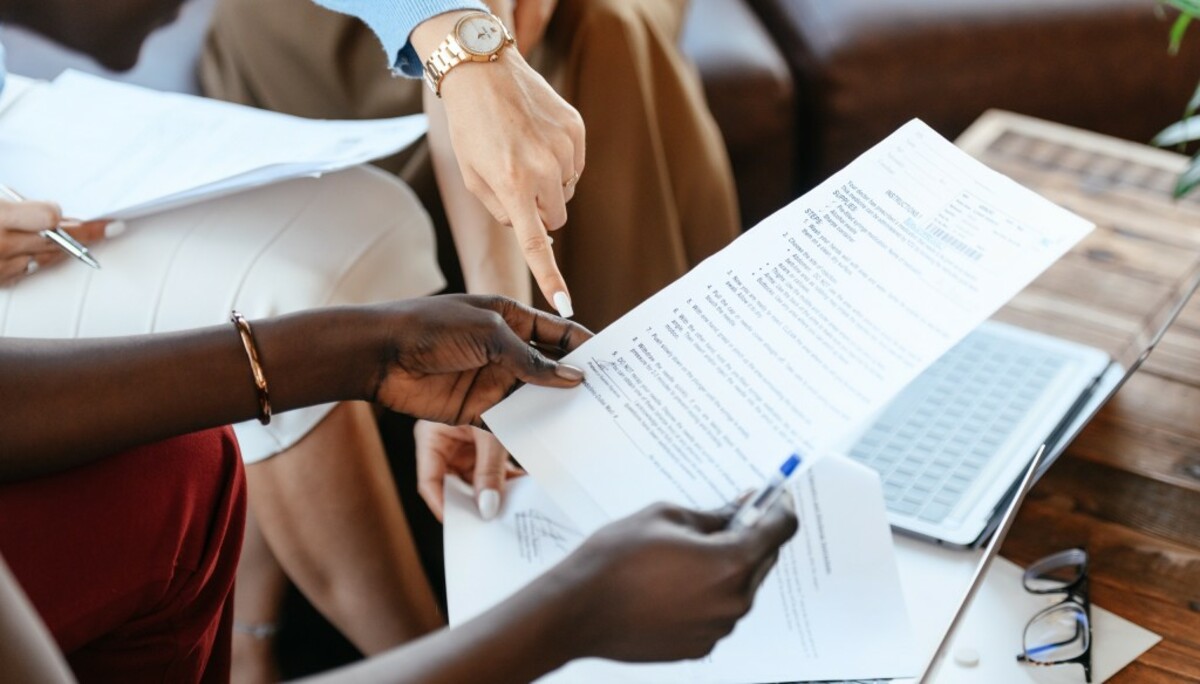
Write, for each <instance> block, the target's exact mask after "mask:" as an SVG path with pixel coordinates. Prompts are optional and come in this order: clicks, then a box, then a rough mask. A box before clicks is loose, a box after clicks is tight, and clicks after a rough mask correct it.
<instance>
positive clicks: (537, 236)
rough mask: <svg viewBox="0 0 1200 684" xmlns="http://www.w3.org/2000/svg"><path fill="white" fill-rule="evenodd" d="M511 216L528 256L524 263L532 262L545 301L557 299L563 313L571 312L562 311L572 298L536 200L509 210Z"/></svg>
mask: <svg viewBox="0 0 1200 684" xmlns="http://www.w3.org/2000/svg"><path fill="white" fill-rule="evenodd" d="M509 218H510V219H511V220H512V225H513V231H514V232H515V233H516V236H517V241H518V243H519V244H520V245H521V254H522V255H523V256H524V257H525V263H526V264H528V265H529V270H530V272H532V273H533V279H534V280H535V281H536V282H537V284H538V288H539V289H540V290H541V291H542V296H543V297H545V298H546V301H548V302H552V303H554V304H555V306H556V308H558V309H559V311H560V313H562V314H563V315H570V313H571V312H570V311H563V308H564V305H563V300H564V299H565V300H566V303H567V305H568V306H567V308H569V302H570V294H569V291H568V290H567V281H566V280H565V279H564V278H563V276H562V273H561V272H560V271H559V270H558V263H557V262H555V260H554V250H552V249H550V244H551V240H550V236H549V235H547V234H546V228H545V226H544V224H543V223H542V218H541V215H540V214H539V212H538V207H537V202H536V200H535V201H534V202H533V203H531V204H530V205H529V206H523V207H522V209H521V210H520V211H515V212H513V211H510V212H509Z"/></svg>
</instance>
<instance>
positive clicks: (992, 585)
mask: <svg viewBox="0 0 1200 684" xmlns="http://www.w3.org/2000/svg"><path fill="white" fill-rule="evenodd" d="M895 545H896V551H897V558H898V560H899V565H900V578H901V582H902V583H903V585H904V592H905V595H906V597H907V599H908V603H909V606H910V614H911V615H912V617H913V621H914V624H915V626H916V630H917V647H918V649H919V651H918V652H919V653H921V654H922V658H923V659H927V658H928V656H929V655H930V654H932V653H933V651H934V649H936V648H937V645H938V643H939V642H940V641H941V639H942V636H943V635H944V634H945V633H946V629H947V627H948V626H949V623H950V620H951V619H952V618H953V616H954V613H955V612H956V611H957V610H958V604H959V602H960V601H961V600H962V596H963V594H964V593H965V592H966V590H967V585H968V584H969V582H970V580H971V577H972V575H973V574H974V568H975V565H976V564H977V563H978V562H979V559H980V557H981V555H982V552H980V551H959V550H952V549H945V548H942V547H938V546H934V545H932V544H928V543H925V542H920V541H915V540H913V539H909V538H906V537H903V536H899V535H897V536H896V537H895ZM1021 573H1022V568H1020V567H1019V566H1017V565H1016V564H1015V563H1013V562H1011V561H1009V560H1007V559H1004V558H997V559H995V560H994V561H993V562H992V567H990V568H989V569H988V574H987V577H985V578H984V580H983V586H982V587H980V589H979V593H978V594H976V596H975V601H974V602H973V603H972V604H971V606H970V607H969V608H968V609H967V614H966V616H965V617H964V618H963V623H962V625H961V626H960V627H959V629H958V633H957V634H955V636H954V638H953V640H952V642H951V645H950V648H949V650H948V654H949V656H948V658H947V659H946V661H945V662H944V663H943V664H942V667H941V670H939V671H938V673H937V677H936V678H935V680H934V681H935V682H937V684H1023V683H1025V682H1028V683H1029V684H1079V683H1080V682H1082V681H1083V670H1082V669H1081V668H1080V667H1079V666H1078V665H1068V666H1062V667H1032V666H1029V665H1022V664H1020V663H1018V662H1017V660H1016V658H1015V657H1014V656H1015V655H1016V654H1017V653H1018V652H1020V650H1021V634H1022V632H1023V630H1024V628H1025V623H1026V622H1027V621H1028V620H1029V618H1030V617H1031V616H1032V615H1033V614H1035V613H1036V612H1037V611H1039V610H1041V609H1042V608H1044V607H1045V606H1046V605H1047V602H1048V601H1052V600H1053V599H1049V598H1048V597H1045V596H1035V595H1033V594H1030V593H1029V592H1027V591H1025V590H1024V589H1022V588H1021ZM1160 640H1161V637H1159V636H1158V635H1157V634H1155V633H1153V632H1151V631H1149V630H1147V629H1145V628H1143V627H1139V626H1138V625H1136V624H1134V623H1132V622H1130V621H1128V620H1126V619H1124V618H1122V617H1121V616H1119V615H1116V614H1114V613H1112V612H1110V611H1107V610H1105V609H1104V608H1101V607H1100V606H1097V605H1096V604H1094V603H1093V604H1092V650H1093V653H1092V681H1093V682H1095V684H1102V682H1105V681H1108V679H1110V678H1111V677H1113V676H1114V675H1116V674H1117V673H1118V672H1120V671H1121V669H1122V668H1124V667H1125V666H1126V665H1128V664H1130V663H1132V662H1133V661H1134V660H1137V658H1138V657H1139V656H1140V655H1141V654H1143V653H1145V652H1146V651H1148V650H1150V648H1151V647H1153V646H1154V645H1155V644H1156V643H1158V642H1159V641H1160ZM962 649H970V650H971V651H974V652H975V653H976V654H978V656H979V662H978V664H976V665H974V666H965V665H961V664H959V663H957V662H955V659H954V656H955V654H957V653H959V652H960V651H961V650H962ZM830 684H834V683H832V682H831V683H830ZM844 684H872V683H871V682H859V681H857V680H855V681H848V682H845V683H844ZM890 684H916V680H915V679H895V680H890Z"/></svg>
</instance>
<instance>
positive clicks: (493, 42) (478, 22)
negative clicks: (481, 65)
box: [458, 14, 504, 55]
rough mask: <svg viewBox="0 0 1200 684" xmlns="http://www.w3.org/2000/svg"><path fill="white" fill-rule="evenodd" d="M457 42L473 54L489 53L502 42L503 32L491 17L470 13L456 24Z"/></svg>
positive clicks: (498, 47) (492, 52)
mask: <svg viewBox="0 0 1200 684" xmlns="http://www.w3.org/2000/svg"><path fill="white" fill-rule="evenodd" d="M458 42H459V43H461V44H462V46H463V47H464V48H466V49H467V51H468V52H471V53H473V54H476V55H491V54H494V53H495V52H496V51H497V50H499V49H500V46H501V45H503V44H504V32H503V31H501V30H500V23H499V22H497V21H496V20H495V19H493V18H492V17H490V16H488V15H486V14H479V15H472V16H469V17H467V18H466V19H464V20H463V22H462V23H461V24H459V25H458Z"/></svg>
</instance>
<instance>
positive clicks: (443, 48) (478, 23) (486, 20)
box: [425, 12, 516, 97]
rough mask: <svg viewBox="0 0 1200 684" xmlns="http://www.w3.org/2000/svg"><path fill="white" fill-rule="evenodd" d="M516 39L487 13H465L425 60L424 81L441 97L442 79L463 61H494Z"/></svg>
mask: <svg viewBox="0 0 1200 684" xmlns="http://www.w3.org/2000/svg"><path fill="white" fill-rule="evenodd" d="M515 42H516V41H514V40H513V37H512V35H511V34H509V32H508V29H506V28H505V27H504V23H503V22H501V21H500V20H499V19H497V18H496V17H494V16H492V15H490V14H488V13H487V12H471V13H470V14H464V15H463V16H462V18H461V19H459V20H458V22H457V23H456V24H454V30H453V31H451V32H450V35H448V36H446V39H445V40H443V41H442V44H441V45H439V46H438V48H437V49H436V50H434V51H433V54H431V55H429V59H427V60H425V82H426V83H428V84H429V87H430V89H432V90H433V92H434V93H436V94H437V96H438V97H441V96H442V79H443V78H445V77H446V74H447V73H449V72H450V70H451V69H453V68H454V67H456V66H458V65H459V64H462V63H463V62H494V61H496V60H497V59H499V57H500V52H501V51H502V50H504V48H506V47H508V46H509V45H512V44H513V43H515Z"/></svg>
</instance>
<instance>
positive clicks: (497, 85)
mask: <svg viewBox="0 0 1200 684" xmlns="http://www.w3.org/2000/svg"><path fill="white" fill-rule="evenodd" d="M524 2H533V0H524V1H523V2H522V3H520V4H518V5H517V7H516V10H517V12H521V11H522V9H521V6H522V5H523V4H524ZM526 11H528V12H530V13H531V16H532V13H533V10H532V9H529V10H526ZM459 16H461V13H456V12H451V13H448V14H445V15H439V16H438V17H434V18H433V19H430V20H428V21H426V22H424V23H423V24H421V25H420V26H418V27H417V30H416V31H414V32H413V38H412V40H413V45H414V47H416V49H417V52H418V54H419V55H421V58H422V59H424V58H425V57H426V56H428V54H429V53H430V52H432V51H433V50H434V49H436V47H437V45H438V44H440V42H441V41H442V40H443V39H444V38H445V36H446V35H447V34H448V33H449V32H450V31H451V30H452V29H453V26H454V22H455V21H457V17H459ZM514 21H516V22H517V23H518V24H519V23H520V20H517V19H514ZM442 100H443V102H444V103H445V107H446V119H447V122H448V125H449V131H450V141H451V144H452V145H453V147H454V153H455V156H456V157H457V159H458V162H459V167H460V169H461V170H462V174H463V181H464V183H465V184H466V187H467V188H468V189H469V190H470V191H471V192H472V193H473V194H474V195H475V196H477V197H478V198H479V199H480V201H481V202H483V204H484V206H486V207H487V209H488V211H489V212H490V213H491V214H492V215H493V216H494V217H495V218H496V220H497V221H499V222H500V223H503V224H505V225H510V226H512V228H513V231H514V232H515V233H516V236H517V240H518V242H519V244H520V245H521V250H522V253H523V254H524V256H525V261H526V263H527V264H528V265H529V269H530V271H531V272H532V273H533V277H534V280H535V281H536V282H537V284H538V287H539V289H540V290H541V291H542V295H543V296H545V298H546V301H549V302H553V303H554V304H555V306H556V308H558V310H559V312H560V313H562V314H563V315H570V313H571V307H570V294H569V291H568V289H567V284H566V281H565V280H564V279H563V277H562V273H561V272H559V270H558V265H557V264H556V263H555V261H554V253H553V251H552V250H551V248H550V245H551V242H552V241H551V240H550V237H549V235H548V232H547V231H553V230H557V229H559V228H561V227H562V226H563V225H564V224H565V223H566V222H567V202H569V201H570V200H571V198H572V197H573V196H574V194H575V185H576V183H577V182H578V180H579V177H580V175H581V174H582V173H583V170H584V165H585V160H586V157H587V150H586V142H585V130H584V125H583V119H582V118H581V117H580V116H579V112H577V111H576V110H575V108H574V107H572V106H571V105H569V104H567V102H566V100H564V99H562V97H560V96H559V95H558V93H556V92H555V91H554V89H553V88H551V87H550V85H549V84H548V83H547V82H546V80H545V79H544V78H542V76H541V75H540V74H538V73H537V72H536V71H534V70H533V68H532V67H530V66H529V64H528V63H526V62H525V59H524V58H523V57H522V56H521V54H520V52H519V51H517V50H512V49H505V50H503V51H502V52H500V54H499V55H498V58H497V59H496V61H494V62H485V63H465V64H462V65H460V66H457V67H455V68H454V69H452V70H451V71H450V72H449V73H448V74H446V77H445V78H444V79H443V82H442Z"/></svg>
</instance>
